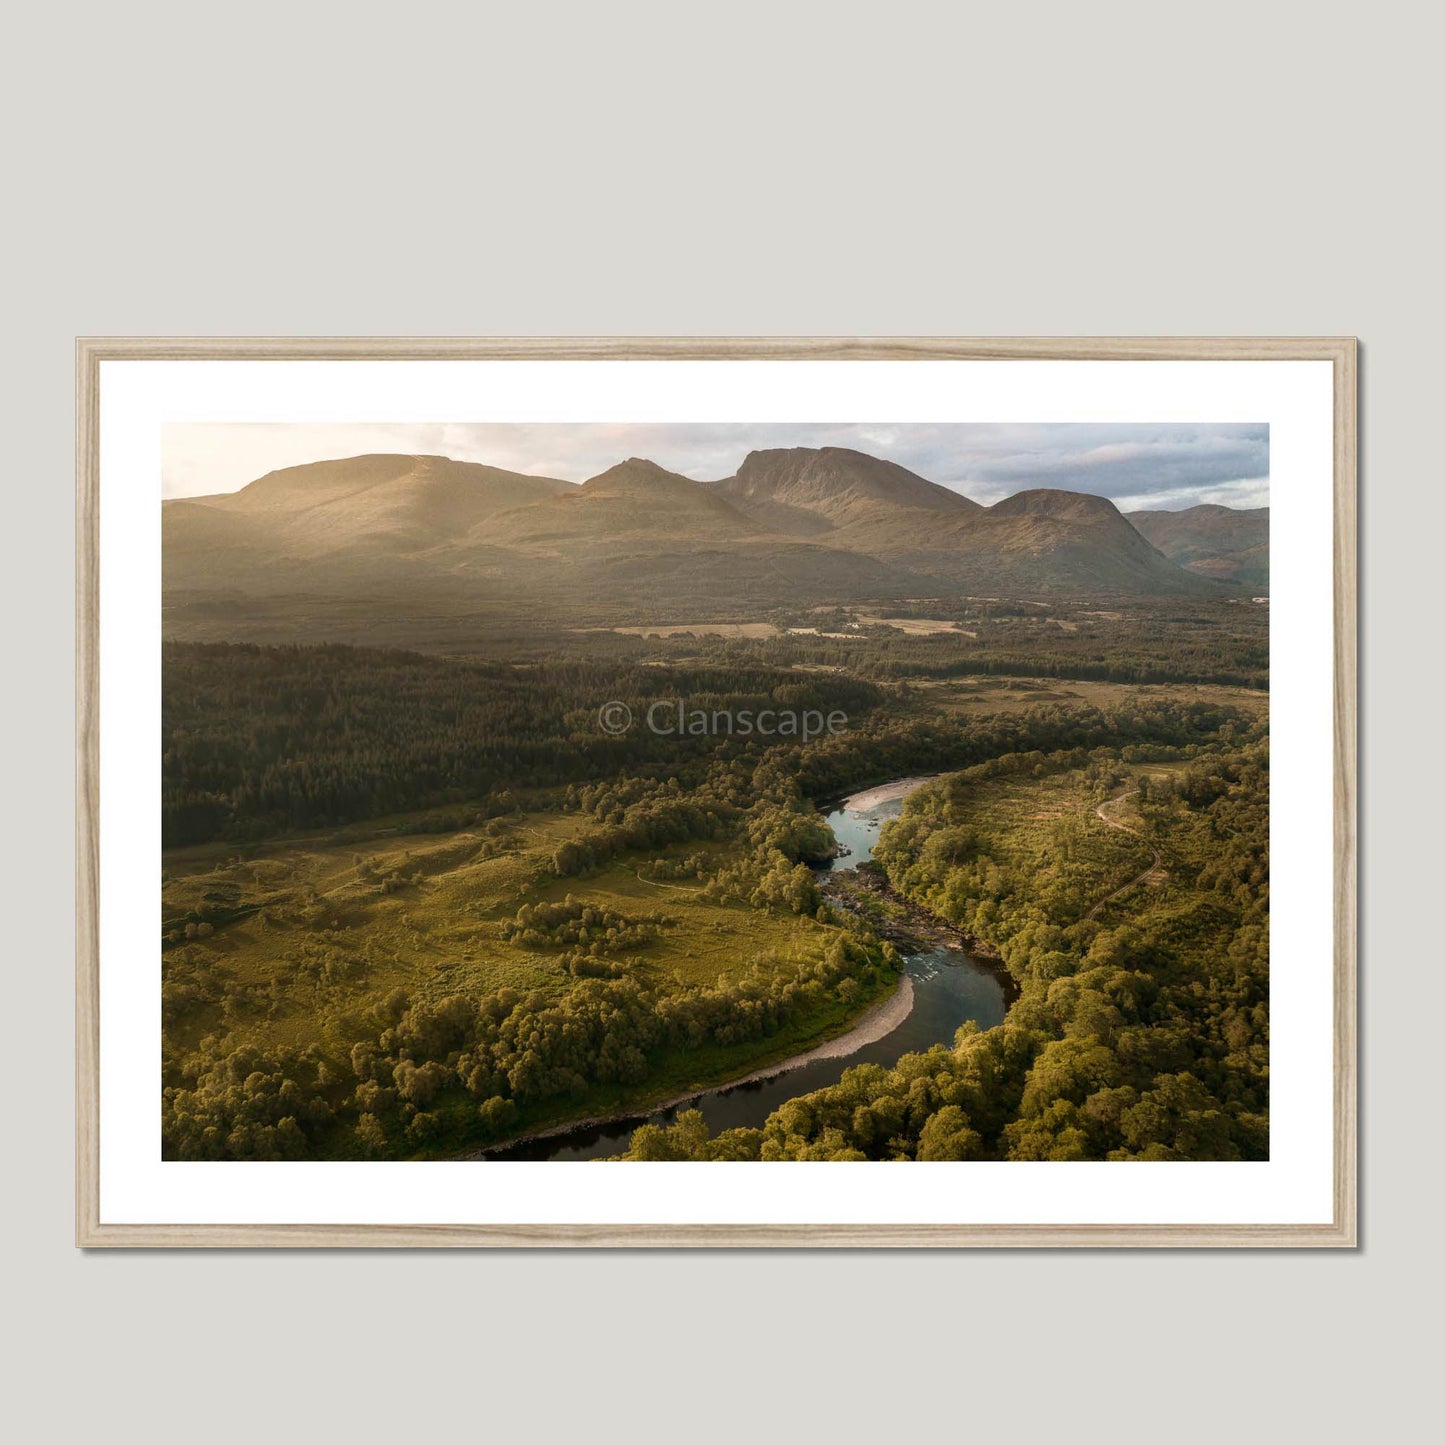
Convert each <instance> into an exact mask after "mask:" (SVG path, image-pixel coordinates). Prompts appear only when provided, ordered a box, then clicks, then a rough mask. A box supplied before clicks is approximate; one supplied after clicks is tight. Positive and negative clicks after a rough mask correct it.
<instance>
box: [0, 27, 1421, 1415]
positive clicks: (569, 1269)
mask: <svg viewBox="0 0 1445 1445" xmlns="http://www.w3.org/2000/svg"><path fill="white" fill-rule="evenodd" d="M1435 26H1436V21H1435V20H1434V18H1433V17H1432V18H1431V19H1430V20H1429V21H1427V20H1426V18H1425V14H1424V11H1423V8H1422V7H1416V6H1413V5H1406V4H1393V3H1376V4H1374V5H1371V6H1369V7H1367V8H1366V9H1364V10H1360V9H1358V8H1357V7H1350V9H1349V11H1348V12H1347V11H1346V10H1345V9H1344V8H1343V7H1340V8H1338V9H1336V8H1334V7H1326V6H1320V5H1292V4H1291V5H1284V4H1281V5H1260V4H1257V3H1256V4H1249V5H1231V4H1214V5H1211V6H1207V7H1205V6H1187V7H1186V6H1177V7H1176V6H1170V7H1165V6H1157V5H1150V4H1145V5H1120V4H1107V3H1102V4H1101V3H1096V4H1093V5H1087V6H1059V7H1057V8H1055V7H1051V6H1046V5H1038V6H1034V5H1031V6H1027V7H1025V6H1016V7H1006V6H986V7H985V6H979V7H965V6H962V5H946V6H936V7H935V6H930V5H923V4H901V5H893V6H886V7H885V6H876V5H851V4H842V3H834V4H828V5H816V6H815V5H779V4H771V5H749V4H736V3H735V4H733V5H730V6H711V7H693V6H680V5H667V4H663V5H645V4H625V3H624V4H616V3H614V4H611V5H605V6H603V5H577V6H572V5H559V4H553V5H536V6H531V7H521V6H503V5H494V4H481V5H465V6H464V5H457V6H447V5H431V4H422V3H417V4H411V5H408V6H405V7H400V6H389V7H380V6H376V7H366V6H360V5H346V6H343V5H321V4H296V3H291V4H287V5H272V4H266V3H253V4H251V5H248V6H245V7H202V6H195V5H164V4H152V3H132V4H130V5H126V6H100V5H78V4H52V5H49V6H43V7H42V6H30V7H25V8H23V9H22V10H21V11H19V12H17V13H15V14H12V15H11V16H10V17H9V20H8V22H7V28H8V40H9V46H10V62H11V63H10V66H9V67H8V71H9V73H8V76H7V80H6V84H5V85H4V86H3V87H0V109H3V112H4V116H3V118H4V126H3V135H4V137H5V141H4V144H5V149H6V152H7V157H6V163H5V169H4V175H5V193H6V199H7V201H8V202H9V206H8V208H7V209H8V211H9V218H8V221H7V223H6V225H5V227H4V230H3V233H0V234H3V238H4V242H5V244H6V247H7V249H8V250H9V262H8V265H7V266H6V269H5V290H6V293H7V301H6V326H5V336H4V347H3V351H4V360H3V366H4V373H3V385H0V398H3V404H4V411H5V418H6V425H5V433H4V434H5V445H6V450H5V463H6V466H5V474H4V480H5V491H4V506H5V520H6V523H7V526H6V528H5V535H6V539H7V541H8V543H9V545H8V547H7V549H6V556H7V561H6V565H5V567H4V568H3V569H0V574H3V576H4V586H5V589H6V594H7V595H6V610H5V617H6V619H7V621H8V623H9V627H8V630H7V640H8V648H9V652H10V659H9V663H10V665H9V669H8V672H9V680H10V682H11V688H10V689H7V695H8V702H9V706H8V707H7V708H6V710H5V712H6V716H5V726H6V733H7V738H8V739H11V741H10V742H9V751H8V753H7V756H8V758H9V761H10V782H11V788H10V798H11V808H10V810H9V811H10V816H9V822H10V825H11V826H9V827H7V828H5V829H3V830H0V835H3V847H4V853H5V857H4V862H3V870H4V872H3V876H4V878H5V882H6V885H7V886H6V890H5V893H6V912H7V915H8V921H9V927H8V928H7V929H6V930H5V941H6V945H7V946H6V947H5V948H4V950H3V951H0V958H3V960H4V970H5V972H4V990H5V996H6V999H7V1003H8V1008H7V1010H6V1016H5V1017H6V1022H7V1024H8V1027H7V1029H6V1031H5V1034H6V1043H7V1048H6V1053H7V1056H8V1063H9V1069H8V1071H7V1077H8V1083H9V1089H8V1105H9V1107H8V1108H7V1110H6V1120H7V1125H8V1131H7V1132H8V1149H7V1154H8V1156H9V1163H10V1166H11V1167H10V1169H9V1171H7V1173H8V1183H7V1187H6V1188H5V1190H4V1191H3V1197H4V1205H5V1211H6V1254H7V1256H8V1262H7V1269H8V1271H9V1273H10V1279H11V1291H10V1314H11V1318H12V1321H13V1323H14V1325H15V1326H16V1329H17V1333H16V1337H15V1344H14V1346H13V1347H12V1349H13V1351H14V1352H15V1353H14V1354H13V1355H12V1358H11V1360H10V1361H9V1363H11V1364H12V1365H14V1366H16V1368H17V1374H18V1379H19V1380H20V1381H21V1384H20V1387H19V1389H18V1391H13V1392H12V1393H11V1395H10V1399H9V1404H10V1409H11V1411H12V1413H14V1414H16V1415H18V1416H20V1417H21V1418H22V1421H23V1420H24V1418H25V1417H29V1418H30V1419H31V1421H32V1424H31V1426H30V1427H29V1428H28V1429H22V1434H24V1435H25V1436H26V1438H35V1437H36V1436H37V1435H40V1434H43V1435H52V1436H53V1435H55V1434H57V1433H63V1434H65V1435H67V1436H70V1437H72V1438H84V1437H85V1436H86V1435H87V1434H89V1433H91V1432H94V1431H98V1430H100V1429H102V1428H105V1427H106V1426H112V1427H113V1426H114V1424H115V1423H116V1422H118V1421H120V1420H128V1421H129V1422H130V1423H131V1425H132V1426H133V1427H136V1428H143V1429H145V1430H146V1431H147V1432H148V1434H149V1435H150V1436H151V1438H154V1439H160V1440H177V1439H193V1438H196V1437H198V1436H199V1437H204V1438H209V1439H212V1440H219V1441H230V1440H243V1439H251V1438H255V1437H256V1436H258V1435H261V1434H269V1435H271V1436H272V1437H279V1438H282V1439H304V1438H310V1437H313V1436H317V1437H319V1436H320V1435H321V1434H322V1432H324V1434H325V1436H326V1437H327V1438H340V1439H350V1440H377V1439H384V1438H394V1437H399V1436H402V1435H407V1436H411V1437H414V1438H428V1437H435V1438H445V1437H455V1436H456V1435H457V1434H458V1433H460V1432H465V1434H466V1435H469V1436H472V1437H490V1438H498V1437H501V1438H508V1437H523V1438H525V1437H531V1436H539V1435H540V1436H541V1437H543V1438H548V1439H559V1438H564V1437H565V1435H567V1434H576V1433H578V1432H585V1431H587V1430H589V1428H597V1427H600V1428H605V1429H612V1430H627V1431H629V1432H634V1433H637V1434H640V1435H643V1436H645V1437H648V1438H680V1439H694V1438H701V1439H728V1440H731V1439H736V1438H737V1437H738V1436H740V1435H742V1436H751V1435H754V1434H757V1433H765V1434H767V1435H769V1436H775V1435H784V1434H788V1433H794V1432H796V1431H799V1430H806V1432H807V1434H808V1436H809V1437H822V1436H824V1435H826V1434H847V1435H855V1434H878V1435H883V1434H885V1433H886V1434H887V1435H889V1436H893V1437H899V1436H905V1435H906V1434H907V1433H908V1432H911V1431H921V1430H924V1429H929V1430H937V1429H942V1430H946V1431H948V1432H949V1433H951V1434H957V1435H961V1436H964V1437H965V1438H973V1439H981V1438H990V1437H993V1438H997V1437H999V1436H1001V1435H1007V1436H1008V1437H1009V1438H1020V1437H1021V1438H1024V1439H1034V1438H1040V1437H1042V1436H1043V1435H1045V1434H1047V1433H1051V1431H1052V1428H1053V1427H1055V1426H1060V1427H1062V1428H1067V1429H1070V1430H1079V1431H1082V1430H1086V1429H1087V1430H1088V1431H1089V1432H1090V1433H1093V1432H1094V1431H1096V1430H1097V1431H1098V1432H1099V1433H1100V1434H1103V1433H1106V1432H1107V1434H1108V1435H1110V1436H1113V1437H1115V1438H1124V1439H1151V1440H1152V1439H1155V1438H1158V1437H1159V1436H1160V1435H1167V1436H1170V1437H1173V1438H1176V1439H1186V1440H1190V1439H1205V1438H1211V1439H1217V1438H1219V1437H1220V1436H1225V1437H1233V1438H1243V1439H1248V1440H1257V1439H1268V1438H1272V1437H1274V1436H1275V1435H1276V1434H1277V1433H1280V1432H1285V1431H1288V1432H1289V1433H1290V1434H1291V1435H1293V1436H1296V1437H1311V1438H1315V1439H1324V1438H1331V1439H1336V1438H1338V1439H1343V1438H1347V1437H1349V1436H1351V1435H1354V1434H1355V1433H1357V1432H1359V1431H1363V1430H1365V1429H1367V1428H1368V1427H1369V1425H1370V1424H1371V1423H1372V1421H1373V1419H1374V1416H1375V1413H1376V1410H1377V1408H1378V1407H1379V1406H1380V1405H1381V1404H1382V1403H1384V1402H1388V1403H1389V1405H1390V1406H1392V1407H1393V1408H1395V1409H1397V1410H1400V1409H1409V1408H1410V1407H1411V1405H1412V1404H1413V1405H1420V1404H1422V1402H1423V1400H1424V1388H1425V1387H1424V1385H1423V1384H1422V1381H1421V1367H1422V1365H1423V1364H1424V1347H1425V1341H1424V1337H1423V1327H1422V1328H1420V1329H1417V1328H1416V1319H1415V1317H1414V1316H1413V1314H1412V1311H1413V1310H1414V1309H1415V1307H1416V1306H1415V1303H1414V1302H1415V1300H1416V1299H1417V1295H1416V1291H1417V1289H1418V1288H1419V1287H1420V1285H1421V1284H1422V1283H1423V1271H1424V1270H1425V1268H1426V1265H1427V1263H1428V1262H1429V1261H1430V1259H1431V1258H1432V1257H1433V1256H1434V1255H1435V1253H1436V1249H1435V1245H1434V1243H1433V1236H1435V1235H1436V1234H1437V1233H1438V1223H1437V1219H1438V1206H1437V1200H1436V1196H1435V1192H1434V1190H1433V1188H1432V1185H1433V1183H1434V1181H1435V1180H1436V1179H1438V1166H1439V1155H1440V1148H1441V1141H1440V1135H1439V1130H1438V1126H1437V1124H1436V1122H1435V1120H1436V1117H1437V1114H1438V1111H1437V1110H1436V1109H1435V1108H1434V1101H1435V1098H1436V1094H1435V1092H1434V1090H1435V1083H1436V1076H1437V1074H1438V1072H1439V1066H1438V1063H1437V1058H1436V1055H1437V1050H1438V1043H1437V1040H1436V1035H1437V1032H1438V1027H1439V1024H1438V1021H1439V1019H1440V1016H1441V1011H1440V1007H1439V1003H1440V988H1439V973H1440V968H1439V963H1440V948H1439V936H1438V934H1439V931H1438V927H1436V926H1435V924H1434V921H1433V919H1428V920H1427V919H1426V918H1425V916H1424V909H1423V908H1422V907H1421V905H1420V900H1421V899H1429V900H1431V901H1432V902H1433V895H1434V891H1435V890H1434V885H1435V877H1434V875H1435V872H1436V865H1437V863H1438V857H1439V847H1438V837H1437V836H1436V835H1434V834H1433V832H1432V831H1431V828H1430V826H1429V823H1428V819H1429V815H1430V809H1431V802H1432V794H1433V797H1434V799H1438V789H1434V788H1432V787H1431V785H1432V784H1433V783H1434V782H1435V778H1434V772H1435V759H1436V758H1437V757H1438V746H1437V739H1436V737H1435V736H1434V732H1435V729H1434V727H1433V726H1432V723H1433V719H1434V716H1435V713H1434V709H1433V705H1432V703H1431V701H1430V699H1431V698H1435V697H1438V696H1439V688H1438V658H1439V628H1438V615H1437V613H1438V608H1437V606H1436V604H1435V591H1434V587H1435V582H1436V572H1435V568H1434V567H1433V566H1432V565H1431V564H1432V563H1433V562H1434V560H1435V557H1436V554H1437V552H1438V547H1439V542H1438V537H1439V525H1438V524H1439V520H1440V517H1439V513H1440V507H1439V490H1440V485H1441V477H1440V462H1439V449H1438V443H1437V433H1438V430H1439V426H1440V391H1441V380H1442V375H1441V372H1442V368H1441V365H1440V349H1439V348H1440V344H1441V342H1440V322H1441V319H1442V318H1441V305H1440V301H1441V292H1440V280H1439V272H1438V262H1439V254H1440V242H1441V235H1440V213H1439V187H1438V175H1437V172H1436V167H1437V165H1438V153H1436V152H1435V146H1436V144H1437V143H1438V127H1439V124H1440V113H1439V105H1438V83H1437V77H1436V76H1435V75H1434V73H1433V64H1434V57H1435V56H1436V55H1438V53H1439V52H1438V41H1439V36H1438V33H1435ZM77 333H198V334H206V333H263V334H264V333H321V334H325V333H354V334H387V333H412V334H427V333H443V334H466V333H471V334H481V335H486V334H498V333H501V334H513V333H537V334H569V333H570V334H578V333H581V334H587V333H598V334H607V333H678V334H689V333H692V334H698V333H775V334H813V333H816V334H844V335H868V334H899V333H902V334H908V333H920V334H930V333H931V334H942V335H948V334H961V335H968V334H984V335H1007V334H1069V333H1074V334H1230V333H1239V334H1247V333H1256V334H1275V333H1315V334H1320V333H1356V334H1358V335H1359V336H1361V337H1362V338H1363V340H1364V342H1365V351H1364V359H1365V366H1364V417H1365V428H1364V482H1363V503H1364V505H1363V526H1364V563H1365V576H1366V602H1365V611H1364V623H1363V632H1362V648H1363V662H1364V675H1365V680H1366V690H1367V707H1366V712H1365V729H1364V735H1365V745H1366V766H1365V784H1366V792H1365V801H1364V814H1363V835H1362V837H1363V848H1364V877H1365V883H1366V893H1365V909H1364V940H1363V941H1364V952H1363V970H1364V973H1363V983H1364V1000H1365V1020H1364V1023H1365V1029H1364V1039H1365V1056H1364V1063H1365V1092H1364V1121H1365V1135H1364V1153H1365V1160H1366V1166H1367V1172H1366V1177H1365V1190H1364V1228H1365V1239H1366V1245H1365V1248H1364V1250H1363V1251H1362V1252H1360V1253H1358V1254H1354V1255H1328V1254H1320V1255H1301V1254H1293V1255H1292V1254H1288V1253H1285V1254H1277V1255H1268V1256H1260V1255H1249V1254H1234V1255H1219V1254H1214V1255H1197V1256H1188V1255H1146V1254H1136V1255H1086V1256H1067V1257H1064V1256H1051V1255H1025V1254H993V1255H947V1256H944V1255H932V1254H914V1255H902V1256H900V1255H871V1256H863V1255H855V1256H794V1257H778V1256H766V1255H759V1256H746V1257H739V1256H707V1255H671V1256H668V1255H659V1256H642V1255H588V1256H568V1255H540V1256H527V1255H509V1256H496V1255H487V1254H474V1255H459V1254H437V1255H433V1256H421V1255H407V1256H398V1255H385V1254H378V1255H373V1256H367V1255H331V1256H326V1255H313V1256H294V1255H289V1256H288V1255H282V1254H272V1255H245V1254H195V1255H169V1256H167V1255H150V1256H135V1255H129V1256H128V1255H122V1254H116V1255H99V1256H93V1257H82V1256H80V1255H79V1254H77V1253H75V1252H74V1251H73V1250H72V1249H71V1246H70V1239H71V1115H70V1103H71V1094H70V1059H71V1045H70V1039H71V942H70V937H71V932H70V930H71V925H70V914H71V902H72V884H71V856H72V854H71V846H72V787H71V778H72V768H73V762H72V756H73V755H72V736H71V703H72V691H71V640H72V632H71V627H72V617H73V605H72V591H71V581H72V570H71V568H72V562H71V558H72V521H73V502H72V478H73V471H72V456H73V448H72V425H73V421H72V418H73V411H72V342H73V337H74V336H75V335H76V334H77ZM1422 817H1423V818H1424V819H1425V820H1426V822H1424V823H1422V822H1421V819H1422ZM1432 911H1433V910H1432ZM1320 962H1321V967H1324V966H1325V964H1324V960H1321V961H1320Z"/></svg>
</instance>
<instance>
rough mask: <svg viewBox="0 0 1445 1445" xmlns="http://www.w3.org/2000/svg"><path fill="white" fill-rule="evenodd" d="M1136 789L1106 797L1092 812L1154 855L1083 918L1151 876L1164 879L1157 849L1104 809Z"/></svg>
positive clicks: (1088, 916) (1102, 821) (1120, 801)
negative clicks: (1144, 865) (1130, 835)
mask: <svg viewBox="0 0 1445 1445" xmlns="http://www.w3.org/2000/svg"><path fill="white" fill-rule="evenodd" d="M1138 791H1139V789H1138V788H1129V789H1127V790H1126V791H1124V792H1122V793H1116V794H1115V795H1114V796H1113V797H1112V798H1108V799H1106V800H1105V801H1104V802H1102V803H1100V804H1099V806H1098V807H1097V808H1095V809H1094V814H1095V816H1096V817H1097V818H1098V819H1099V821H1100V822H1101V823H1104V824H1106V825H1107V826H1108V827H1110V828H1117V829H1118V830H1119V831H1120V832H1121V833H1132V834H1133V835H1134V836H1135V837H1136V838H1137V839H1139V841H1140V842H1141V843H1143V844H1144V846H1145V847H1146V848H1148V849H1149V851H1150V852H1151V853H1152V854H1153V855H1154V856H1153V858H1152V859H1151V860H1150V863H1149V866H1148V867H1147V868H1146V869H1145V870H1144V871H1143V872H1142V873H1140V874H1139V875H1138V876H1137V877H1134V878H1131V879H1130V880H1129V881H1128V882H1127V883H1125V884H1124V885H1123V886H1122V887H1121V888H1116V889H1115V890H1114V891H1113V892H1112V893H1110V894H1107V895H1106V896H1105V897H1103V898H1101V899H1100V900H1099V901H1098V902H1097V903H1096V904H1095V905H1094V906H1093V907H1092V908H1091V909H1090V910H1089V911H1088V912H1087V913H1086V914H1085V915H1084V917H1085V918H1094V917H1096V916H1097V915H1098V912H1099V910H1100V909H1101V908H1102V907H1104V905H1105V904H1106V903H1112V902H1113V901H1114V900H1115V899H1116V898H1117V897H1118V896H1119V895H1120V894H1121V893H1127V892H1128V891H1129V890H1130V889H1131V888H1137V887H1138V886H1139V884H1141V883H1147V882H1149V881H1150V879H1151V878H1154V879H1157V881H1159V882H1162V881H1163V879H1164V868H1163V860H1162V859H1161V858H1160V856H1159V850H1158V849H1157V848H1156V847H1155V846H1154V845H1153V844H1152V843H1151V842H1150V841H1149V840H1148V839H1147V838H1146V837H1145V836H1144V835H1143V833H1141V832H1140V831H1139V830H1138V829H1137V828H1131V827H1130V826H1129V825H1128V824H1127V823H1121V822H1120V821H1119V820H1118V819H1117V818H1111V817H1110V816H1109V815H1108V814H1107V813H1106V812H1105V811H1104V809H1105V808H1107V807H1109V806H1110V805H1111V804H1113V803H1122V802H1123V801H1124V799H1125V798H1132V797H1133V796H1134V795H1135V794H1136V793H1137V792H1138Z"/></svg>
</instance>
